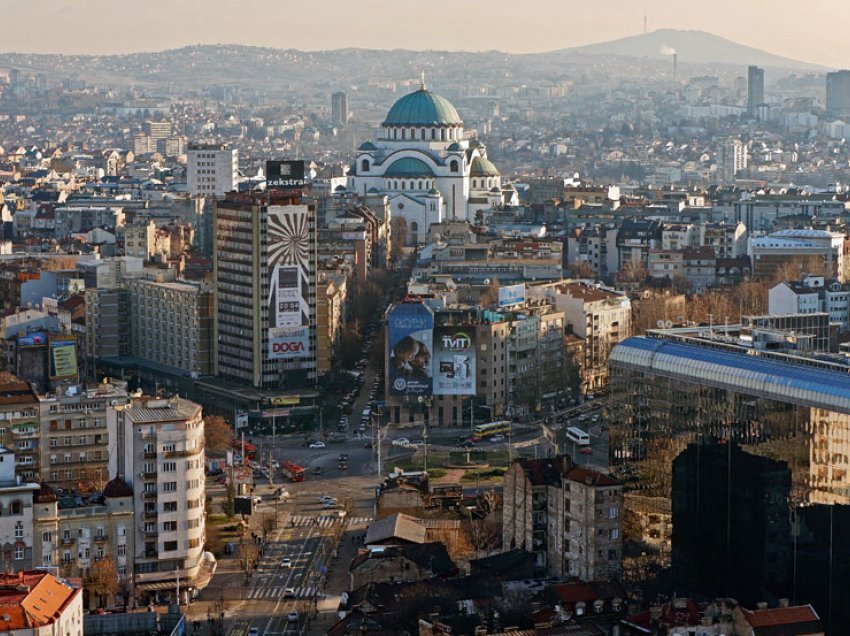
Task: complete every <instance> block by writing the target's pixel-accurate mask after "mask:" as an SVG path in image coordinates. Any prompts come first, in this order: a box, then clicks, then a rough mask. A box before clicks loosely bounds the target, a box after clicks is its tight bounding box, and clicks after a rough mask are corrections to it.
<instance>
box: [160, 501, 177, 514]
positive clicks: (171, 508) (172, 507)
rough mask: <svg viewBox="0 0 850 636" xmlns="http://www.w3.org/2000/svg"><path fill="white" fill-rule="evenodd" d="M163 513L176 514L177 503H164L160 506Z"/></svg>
mask: <svg viewBox="0 0 850 636" xmlns="http://www.w3.org/2000/svg"><path fill="white" fill-rule="evenodd" d="M162 511H163V512H177V502H176V501H166V502H165V503H164V504H162Z"/></svg>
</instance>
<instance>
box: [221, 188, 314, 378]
mask: <svg viewBox="0 0 850 636" xmlns="http://www.w3.org/2000/svg"><path fill="white" fill-rule="evenodd" d="M215 227H216V232H215V234H216V237H215V240H216V248H215V259H214V277H215V285H216V292H217V293H216V335H217V337H216V339H215V341H216V346H217V348H218V350H217V354H216V367H217V371H216V372H217V375H218V376H219V377H221V378H224V379H227V380H230V381H234V382H237V383H241V384H247V385H251V386H255V387H258V388H283V387H294V386H300V385H304V384H311V383H313V382H315V379H316V254H317V252H316V211H315V207H313V206H311V205H309V206H308V205H305V204H303V203H302V202H301V192H300V190H293V191H277V190H275V191H270V192H268V193H266V194H262V195H259V194H253V195H249V194H236V193H231V194H229V195H227V197H225V199H224V200H223V201H218V202H217V204H216V210H215Z"/></svg>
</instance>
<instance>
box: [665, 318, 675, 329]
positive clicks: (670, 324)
mask: <svg viewBox="0 0 850 636" xmlns="http://www.w3.org/2000/svg"><path fill="white" fill-rule="evenodd" d="M664 328H665V329H672V328H673V321H672V320H668V321H667V322H665V323H664Z"/></svg>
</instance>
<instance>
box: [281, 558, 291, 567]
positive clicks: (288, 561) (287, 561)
mask: <svg viewBox="0 0 850 636" xmlns="http://www.w3.org/2000/svg"><path fill="white" fill-rule="evenodd" d="M280 566H281V567H284V568H291V567H292V559H290V558H289V557H283V561H281V562H280Z"/></svg>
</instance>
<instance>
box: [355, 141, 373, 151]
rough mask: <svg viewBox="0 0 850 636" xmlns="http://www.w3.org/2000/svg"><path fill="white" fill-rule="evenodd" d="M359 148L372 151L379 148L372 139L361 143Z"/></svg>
mask: <svg viewBox="0 0 850 636" xmlns="http://www.w3.org/2000/svg"><path fill="white" fill-rule="evenodd" d="M357 150H362V151H366V152H372V151H373V150H377V148H376V147H375V144H373V143H372V142H371V141H367V142H366V143H362V144H360V147H359V148H358V149H357Z"/></svg>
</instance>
